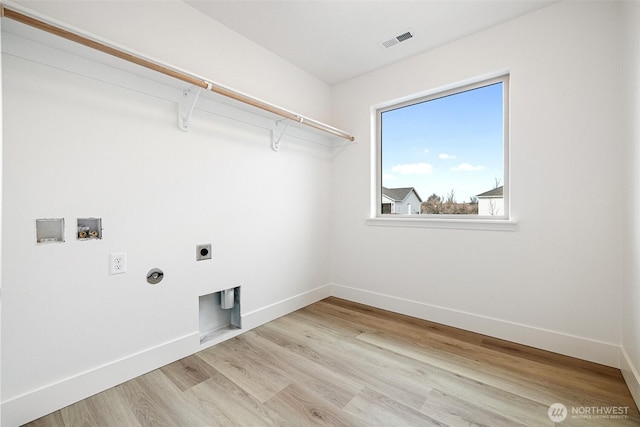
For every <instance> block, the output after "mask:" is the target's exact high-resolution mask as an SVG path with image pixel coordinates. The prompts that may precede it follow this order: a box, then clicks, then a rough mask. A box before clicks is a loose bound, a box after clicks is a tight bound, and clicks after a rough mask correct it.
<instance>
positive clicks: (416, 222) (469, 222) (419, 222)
mask: <svg viewBox="0 0 640 427" xmlns="http://www.w3.org/2000/svg"><path fill="white" fill-rule="evenodd" d="M366 222H367V225H374V226H382V227H418V228H453V229H458V230H493V231H516V229H517V227H518V222H517V221H515V220H513V219H472V218H432V217H429V218H425V217H419V216H402V217H388V218H387V217H377V218H367V220H366Z"/></svg>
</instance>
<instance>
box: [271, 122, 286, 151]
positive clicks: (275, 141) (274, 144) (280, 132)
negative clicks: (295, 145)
mask: <svg viewBox="0 0 640 427" xmlns="http://www.w3.org/2000/svg"><path fill="white" fill-rule="evenodd" d="M283 122H284V123H286V124H285V125H284V128H283ZM290 124H291V120H290V119H282V120H277V121H276V122H274V124H273V129H272V130H271V148H273V151H280V140H281V139H282V137H283V136H284V133H285V132H286V131H287V129H288V128H289V125H290Z"/></svg>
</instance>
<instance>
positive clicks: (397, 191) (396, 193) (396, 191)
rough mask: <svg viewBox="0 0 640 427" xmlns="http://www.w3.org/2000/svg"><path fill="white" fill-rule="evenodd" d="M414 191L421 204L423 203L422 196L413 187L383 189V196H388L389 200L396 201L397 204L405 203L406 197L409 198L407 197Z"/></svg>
mask: <svg viewBox="0 0 640 427" xmlns="http://www.w3.org/2000/svg"><path fill="white" fill-rule="evenodd" d="M412 191H413V192H414V194H415V195H416V197H417V198H418V200H419V201H420V202H422V198H421V197H420V195H419V194H418V192H417V191H416V189H415V188H413V187H406V188H387V187H382V194H383V195H385V196H387V197H388V198H390V199H392V200H394V201H396V202H401V201H403V200H404V199H405V197H407V195H408V194H409V193H411V192H412Z"/></svg>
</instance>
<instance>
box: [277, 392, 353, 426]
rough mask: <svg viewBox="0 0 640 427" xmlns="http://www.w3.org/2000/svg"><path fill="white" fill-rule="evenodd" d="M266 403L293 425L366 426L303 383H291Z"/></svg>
mask: <svg viewBox="0 0 640 427" xmlns="http://www.w3.org/2000/svg"><path fill="white" fill-rule="evenodd" d="M266 405H267V406H268V407H269V408H271V409H272V410H273V411H276V412H278V413H279V414H282V415H283V416H284V417H285V418H287V419H288V420H296V421H295V422H293V423H291V424H290V425H292V426H308V425H318V426H345V427H360V426H361V427H366V424H365V423H363V422H362V421H360V420H359V419H358V418H356V417H352V416H351V414H349V413H348V412H345V411H343V410H342V409H341V408H338V407H336V406H334V405H332V404H331V403H329V402H327V401H325V400H324V399H322V398H320V396H318V395H315V394H314V393H310V392H309V390H308V389H307V388H306V387H304V386H302V385H301V384H291V385H289V386H287V387H286V388H285V389H283V390H282V391H280V392H279V393H278V394H276V395H275V396H273V397H271V398H270V399H269V400H268V401H267V402H266Z"/></svg>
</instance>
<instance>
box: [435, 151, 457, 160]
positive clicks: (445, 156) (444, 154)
mask: <svg viewBox="0 0 640 427" xmlns="http://www.w3.org/2000/svg"><path fill="white" fill-rule="evenodd" d="M438 157H440V158H441V159H444V160H447V159H455V158H456V156H453V155H451V154H447V153H441V154H438Z"/></svg>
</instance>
